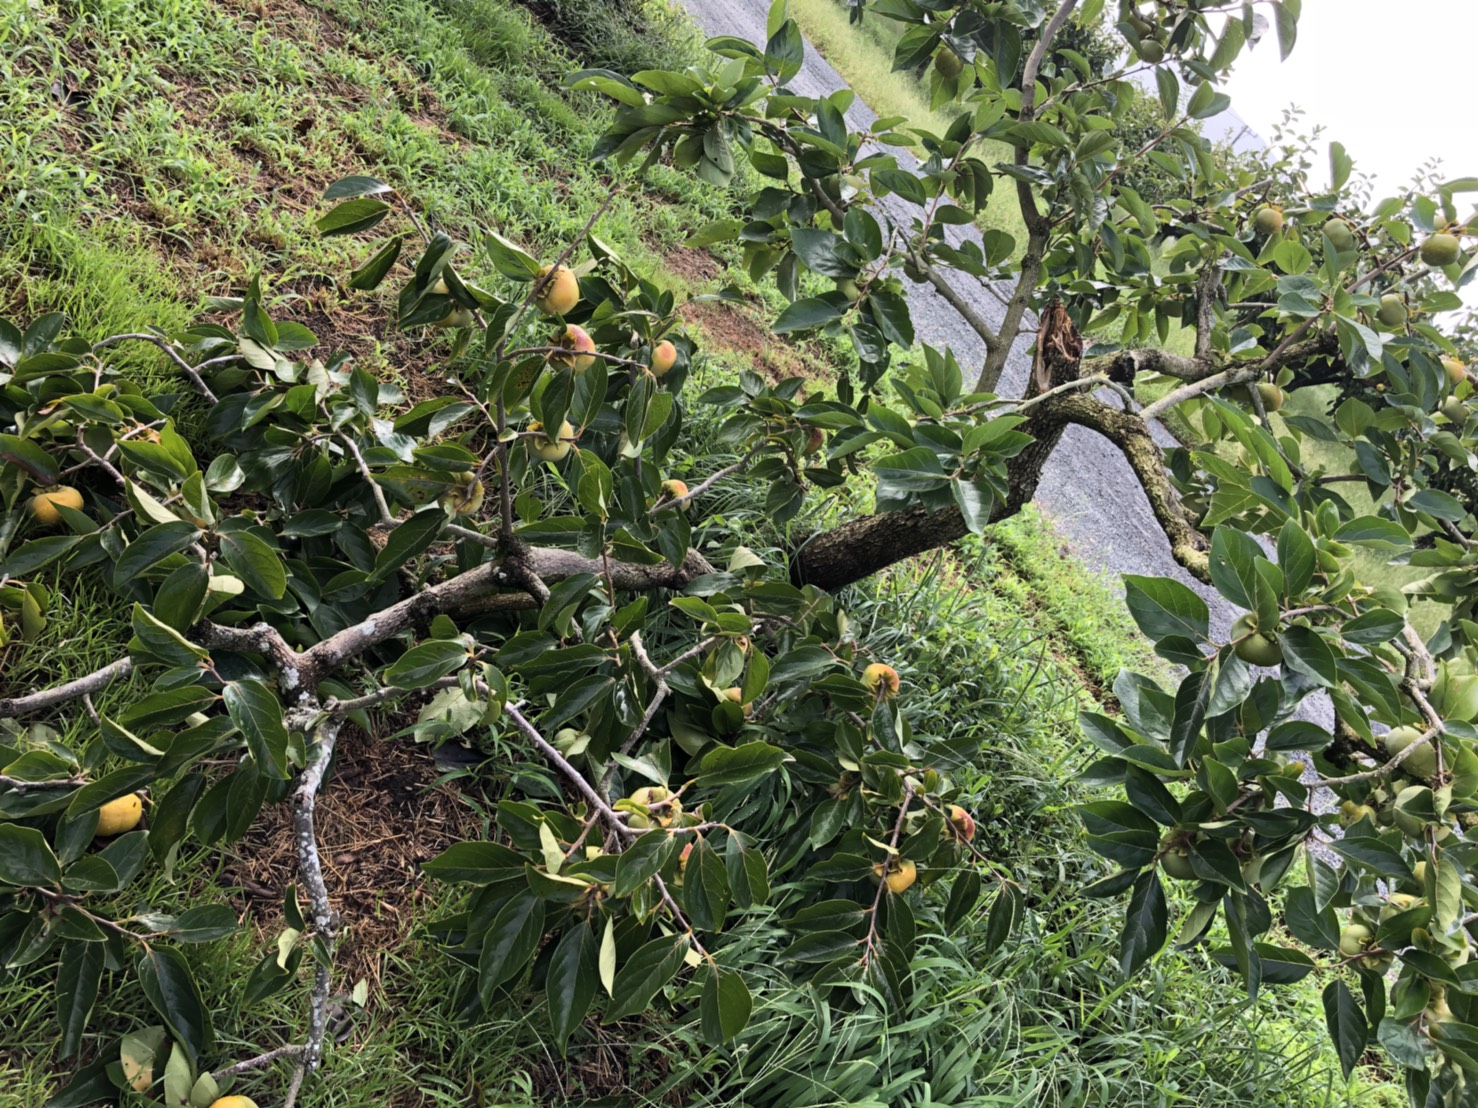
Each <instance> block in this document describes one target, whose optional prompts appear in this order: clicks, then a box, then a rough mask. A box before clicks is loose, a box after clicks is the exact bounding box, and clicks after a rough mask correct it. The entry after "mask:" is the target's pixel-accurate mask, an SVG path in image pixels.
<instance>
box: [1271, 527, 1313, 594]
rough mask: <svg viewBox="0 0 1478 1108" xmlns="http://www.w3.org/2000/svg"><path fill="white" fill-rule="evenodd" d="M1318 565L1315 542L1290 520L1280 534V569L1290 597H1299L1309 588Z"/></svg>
mask: <svg viewBox="0 0 1478 1108" xmlns="http://www.w3.org/2000/svg"><path fill="white" fill-rule="evenodd" d="M1317 564H1318V559H1317V556H1316V554H1315V552H1314V542H1313V540H1312V539H1310V538H1309V536H1308V533H1307V532H1306V531H1305V530H1304V529H1303V528H1302V527H1300V526H1299V525H1298V522H1297V521H1296V520H1294V519H1291V518H1290V519H1288V520H1286V521H1285V522H1284V524H1283V527H1282V528H1281V529H1280V530H1279V532H1278V568H1279V569H1281V570H1282V571H1283V580H1284V584H1285V587H1286V589H1287V592H1288V595H1289V596H1297V595H1298V594H1299V593H1301V592H1303V591H1304V590H1305V589H1306V588H1308V587H1309V582H1310V581H1312V580H1313V578H1314V569H1315V567H1316V566H1317Z"/></svg>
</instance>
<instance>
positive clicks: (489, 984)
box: [477, 889, 544, 1010]
mask: <svg viewBox="0 0 1478 1108" xmlns="http://www.w3.org/2000/svg"><path fill="white" fill-rule="evenodd" d="M543 935H544V902H543V901H542V900H540V899H539V898H538V897H537V896H535V895H534V894H533V892H531V891H529V890H527V889H521V890H519V892H518V893H517V894H516V895H515V896H513V897H512V898H511V899H510V900H509V901H508V903H507V904H505V905H503V908H502V910H501V911H500V912H499V913H498V915H497V917H496V918H495V919H494V920H493V925H492V926H491V927H489V928H488V933H487V936H486V937H485V938H484V939H483V943H482V953H481V955H480V956H479V957H478V960H477V993H478V996H479V997H481V998H482V1004H483V1007H484V1008H487V1009H489V1010H491V1008H492V1004H493V990H495V989H496V988H497V987H498V986H499V985H501V984H502V983H503V982H504V981H507V980H508V979H510V978H512V977H515V976H517V975H518V974H519V973H520V972H521V971H522V970H523V968H524V966H526V965H527V964H528V962H529V959H531V958H532V957H533V956H534V952H535V951H536V950H537V949H538V948H539V940H540V939H541V938H542V937H543Z"/></svg>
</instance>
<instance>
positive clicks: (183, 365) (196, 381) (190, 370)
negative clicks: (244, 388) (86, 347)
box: [92, 331, 237, 404]
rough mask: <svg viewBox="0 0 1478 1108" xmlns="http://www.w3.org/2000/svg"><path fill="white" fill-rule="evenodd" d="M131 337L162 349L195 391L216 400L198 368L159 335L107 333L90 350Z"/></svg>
mask: <svg viewBox="0 0 1478 1108" xmlns="http://www.w3.org/2000/svg"><path fill="white" fill-rule="evenodd" d="M131 339H136V340H138V341H139V342H147V343H152V344H153V345H155V346H157V347H158V348H159V349H160V350H163V351H164V352H165V353H166V354H167V355H169V358H170V360H171V361H172V362H174V364H175V365H177V366H179V368H180V372H182V373H183V374H184V375H185V376H186V377H188V378H189V379H190V384H192V385H193V386H194V387H195V391H196V392H198V393H199V394H200V395H201V396H203V397H205V399H207V400H209V401H210V402H211V403H212V404H214V403H215V402H216V394H215V393H213V392H211V391H210V386H209V385H207V384H206V383H205V379H204V378H202V377H201V376H200V372H199V370H197V369H196V367H195V366H192V365H191V364H190V363H189V362H187V361H185V359H184V358H182V357H181V356H180V354H179V351H177V350H176V349H175V348H174V344H173V343H171V342H170V341H169V340H167V339H164V338H162V337H160V336H159V335H150V334H147V333H145V332H142V331H131V332H129V333H128V334H125V335H109V336H108V337H107V338H105V339H103V340H101V341H100V342H95V343H93V344H92V351H93V353H94V354H96V353H97V352H98V351H99V350H101V349H102V348H103V347H105V346H112V345H113V344H114V343H115V342H127V341H129V340H131ZM236 358H237V355H235V354H233V355H231V360H232V361H235V360H236Z"/></svg>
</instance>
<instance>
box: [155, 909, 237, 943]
mask: <svg viewBox="0 0 1478 1108" xmlns="http://www.w3.org/2000/svg"><path fill="white" fill-rule="evenodd" d="M235 930H236V913H235V911H234V910H233V909H232V908H231V906H230V905H229V904H197V905H196V906H195V907H193V908H186V909H185V910H184V911H183V912H181V913H180V914H179V915H177V916H176V917H175V918H174V919H173V920H171V921H170V923H169V926H168V927H167V928H165V929H164V933H165V934H167V935H168V936H169V937H170V938H172V939H174V940H175V941H176V942H181V943H209V942H214V941H215V940H216V939H223V938H225V937H226V936H227V935H230V934H232V933H234V932H235Z"/></svg>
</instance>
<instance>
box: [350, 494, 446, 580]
mask: <svg viewBox="0 0 1478 1108" xmlns="http://www.w3.org/2000/svg"><path fill="white" fill-rule="evenodd" d="M446 524H447V518H446V513H445V512H444V511H442V510H441V508H440V507H439V506H437V507H432V508H429V509H427V510H426V511H423V512H418V513H417V514H416V515H413V516H411V518H410V519H408V520H406V521H405V522H404V523H402V524H401V525H400V526H399V527H397V528H396V529H395V530H394V531H391V532H390V537H389V538H388V539H387V540H386V541H385V546H384V549H382V550H381V551H380V553H379V554H377V555H376V556H375V568H374V571H373V572H372V573H371V574H370V575H369V582H368V583H369V584H378V583H379V582H381V581H386V580H389V578H390V575H391V574H392V573H394V572H395V571H396V570H397V569H399V568H400V567H401V566H403V565H405V563H406V562H408V561H410V560H411V559H412V558H414V557H415V556H416V555H418V554H422V553H424V552H425V551H427V550H429V549H430V548H431V544H432V543H434V542H435V541H436V540H437V537H438V536H439V535H440V534H441V532H442V530H443V529H444V528H445V527H446Z"/></svg>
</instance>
